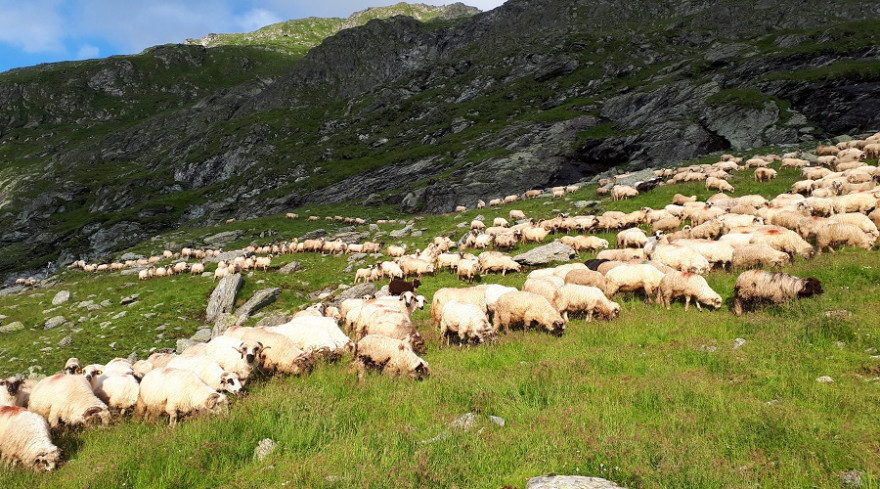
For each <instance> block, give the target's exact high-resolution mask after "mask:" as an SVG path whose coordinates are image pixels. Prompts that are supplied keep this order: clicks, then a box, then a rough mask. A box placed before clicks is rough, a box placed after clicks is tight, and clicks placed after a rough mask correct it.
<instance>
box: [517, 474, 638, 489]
mask: <svg viewBox="0 0 880 489" xmlns="http://www.w3.org/2000/svg"><path fill="white" fill-rule="evenodd" d="M526 489H623V486H618V485H617V484H615V483H613V482H611V481H609V480H607V479H602V478H600V477H584V476H581V475H545V476H541V477H532V478H531V479H529V482H528V483H527V484H526Z"/></svg>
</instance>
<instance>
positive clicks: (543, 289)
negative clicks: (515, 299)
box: [522, 275, 565, 302]
mask: <svg viewBox="0 0 880 489" xmlns="http://www.w3.org/2000/svg"><path fill="white" fill-rule="evenodd" d="M563 285H565V279H562V278H559V277H557V276H555V275H553V276H547V277H541V278H530V279H526V281H525V283H524V284H523V286H522V290H523V292H531V293H533V294H537V295H540V296H541V297H544V298H545V299H547V301H549V302H552V301H553V298H554V297H555V296H556V290H557V289H559V288H560V287H562V286H563Z"/></svg>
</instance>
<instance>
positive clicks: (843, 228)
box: [816, 222, 877, 254]
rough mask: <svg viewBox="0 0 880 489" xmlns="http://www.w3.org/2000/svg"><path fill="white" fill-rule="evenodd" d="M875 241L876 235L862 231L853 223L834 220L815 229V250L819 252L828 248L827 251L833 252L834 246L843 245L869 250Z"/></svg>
mask: <svg viewBox="0 0 880 489" xmlns="http://www.w3.org/2000/svg"><path fill="white" fill-rule="evenodd" d="M876 241H877V238H876V237H873V236H870V235H868V234H866V233H864V232H862V230H861V229H859V227H858V226H856V225H855V224H848V223H841V222H835V223H833V224H827V225H825V226H820V227H819V228H818V229H817V230H816V250H817V252H819V253H822V250H824V249H825V248H828V251H830V252H831V253H832V254H833V253H834V247H835V246H843V245H847V246H857V247H859V248H863V249H866V250H870V249H871V248H873V247H874V243H875V242H876Z"/></svg>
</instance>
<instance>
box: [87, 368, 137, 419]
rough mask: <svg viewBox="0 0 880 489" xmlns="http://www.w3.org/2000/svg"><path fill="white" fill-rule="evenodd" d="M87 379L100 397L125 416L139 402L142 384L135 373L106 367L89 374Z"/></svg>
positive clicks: (111, 408)
mask: <svg viewBox="0 0 880 489" xmlns="http://www.w3.org/2000/svg"><path fill="white" fill-rule="evenodd" d="M86 380H88V381H89V384H90V385H91V386H92V391H93V392H94V393H95V395H96V396H98V399H100V400H101V401H102V402H103V403H104V404H106V405H107V407H108V408H109V409H110V410H112V411H114V412H118V413H119V414H120V415H123V416H124V415H125V412H126V411H127V410H129V409H131V408H133V407H134V405H135V404H136V403H137V399H138V391H139V390H140V386H139V385H138V380H137V379H136V378H135V377H134V374H133V373H119V372H114V371H112V370H111V371H107V369H106V368H105V370H104V372H101V373H98V372H91V373H89V374H87V375H86Z"/></svg>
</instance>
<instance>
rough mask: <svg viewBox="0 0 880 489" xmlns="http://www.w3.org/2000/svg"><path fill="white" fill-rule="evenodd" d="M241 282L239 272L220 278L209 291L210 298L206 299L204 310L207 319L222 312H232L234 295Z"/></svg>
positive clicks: (242, 282) (213, 317)
mask: <svg viewBox="0 0 880 489" xmlns="http://www.w3.org/2000/svg"><path fill="white" fill-rule="evenodd" d="M242 284H244V279H243V278H242V277H241V274H239V273H234V274H232V275H227V276H225V277H223V278H222V279H221V280H220V283H219V284H217V287H216V288H214V291H213V292H211V298H210V299H208V307H207V309H206V310H205V315H206V316H207V319H208V321H213V320H214V319H216V318H217V316H218V315H219V314H220V313H222V312H232V306H233V305H234V304H235V296H236V295H237V294H238V291H239V289H241V286H242Z"/></svg>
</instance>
